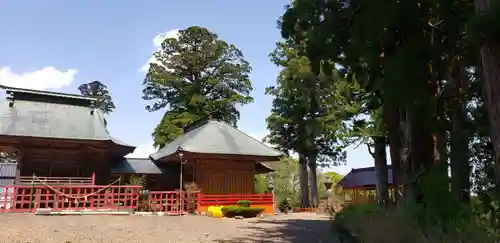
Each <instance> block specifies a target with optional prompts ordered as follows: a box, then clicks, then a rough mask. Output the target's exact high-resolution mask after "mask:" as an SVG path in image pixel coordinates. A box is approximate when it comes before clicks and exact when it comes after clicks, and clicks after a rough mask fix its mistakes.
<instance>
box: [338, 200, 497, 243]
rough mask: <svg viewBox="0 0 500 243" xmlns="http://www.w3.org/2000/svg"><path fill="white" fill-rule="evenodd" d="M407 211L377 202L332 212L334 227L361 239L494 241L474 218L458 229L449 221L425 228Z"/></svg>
mask: <svg viewBox="0 0 500 243" xmlns="http://www.w3.org/2000/svg"><path fill="white" fill-rule="evenodd" d="M407 211H408V209H406V208H405V209H402V210H387V211H386V210H385V209H383V208H382V207H380V206H377V205H359V206H348V207H346V208H344V210H342V211H341V212H339V213H337V215H335V221H334V226H337V227H336V228H337V229H338V228H339V227H341V229H344V230H345V231H347V232H349V233H350V234H352V235H354V236H355V237H356V238H358V240H359V242H364V243H381V242H385V243H396V242H398V243H399V242H405V243H422V242H426V243H456V242H463V243H476V242H481V243H493V242H496V241H495V240H494V239H492V238H490V236H488V234H487V233H486V232H485V230H484V229H481V227H478V225H477V224H476V222H475V221H474V220H471V222H470V223H468V224H466V225H465V226H464V227H462V228H461V229H458V228H455V229H452V228H453V227H454V226H453V223H452V222H450V223H449V224H450V225H432V226H430V227H428V228H426V227H422V224H421V223H420V222H419V221H418V219H417V218H415V217H414V214H412V213H408V212H407ZM410 215H411V216H410ZM457 220H458V219H457ZM461 224H462V223H460V225H461Z"/></svg>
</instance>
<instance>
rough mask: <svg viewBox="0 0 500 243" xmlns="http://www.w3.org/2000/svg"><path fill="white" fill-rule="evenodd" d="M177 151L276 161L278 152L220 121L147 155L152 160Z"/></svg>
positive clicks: (279, 155)
mask: <svg viewBox="0 0 500 243" xmlns="http://www.w3.org/2000/svg"><path fill="white" fill-rule="evenodd" d="M178 149H181V150H182V151H185V152H191V153H200V154H224V155H246V156H262V157H271V158H276V160H278V159H279V158H280V157H282V156H283V154H281V153H280V152H278V151H276V150H274V149H272V148H270V147H268V146H267V145H265V144H263V143H262V142H260V141H258V140H256V139H255V138H252V137H250V136H249V135H247V134H245V133H243V132H241V131H239V130H238V129H236V128H234V127H233V126H231V125H229V124H227V123H225V122H221V121H214V120H212V121H209V122H207V123H206V124H204V125H202V126H200V127H198V128H196V129H193V130H191V131H189V132H187V133H184V134H182V135H181V136H180V137H178V138H177V139H176V140H174V141H172V142H171V143H169V144H167V145H166V146H165V147H163V148H162V149H160V150H159V151H158V152H156V153H154V154H152V155H151V158H152V159H153V160H159V159H162V158H164V157H167V156H170V155H173V154H175V153H176V152H177V151H178Z"/></svg>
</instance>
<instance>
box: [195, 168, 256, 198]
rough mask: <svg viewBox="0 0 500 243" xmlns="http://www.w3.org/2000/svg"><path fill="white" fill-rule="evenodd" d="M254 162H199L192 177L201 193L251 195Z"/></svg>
mask: <svg viewBox="0 0 500 243" xmlns="http://www.w3.org/2000/svg"><path fill="white" fill-rule="evenodd" d="M254 173H255V162H253V161H229V160H199V161H196V163H195V164H194V166H193V177H194V179H195V182H196V183H197V184H198V187H199V188H200V189H201V190H202V193H234V194H251V193H253V191H254Z"/></svg>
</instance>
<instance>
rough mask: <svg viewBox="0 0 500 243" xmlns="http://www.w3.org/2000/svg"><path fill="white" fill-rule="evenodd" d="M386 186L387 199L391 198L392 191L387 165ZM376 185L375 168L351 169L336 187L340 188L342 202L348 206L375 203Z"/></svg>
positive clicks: (389, 170)
mask: <svg viewBox="0 0 500 243" xmlns="http://www.w3.org/2000/svg"><path fill="white" fill-rule="evenodd" d="M387 179H388V184H389V198H391V199H392V198H394V197H393V189H392V181H393V177H392V166H391V165H388V177H387ZM376 183H377V175H376V173H375V167H366V168H358V169H352V170H351V171H350V172H349V173H348V174H347V175H345V176H344V177H343V178H342V180H340V181H339V183H338V184H337V187H342V189H343V192H344V197H345V198H344V201H345V203H347V204H349V203H352V204H365V203H375V202H376Z"/></svg>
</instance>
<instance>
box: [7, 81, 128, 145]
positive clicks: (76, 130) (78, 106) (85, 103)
mask: <svg viewBox="0 0 500 243" xmlns="http://www.w3.org/2000/svg"><path fill="white" fill-rule="evenodd" d="M0 88H4V89H6V91H7V93H8V94H9V95H10V97H7V99H2V100H0V135H4V136H21V137H23V136H24V137H39V138H60V139H75V140H97V141H110V142H113V143H115V144H117V145H119V146H124V147H129V148H130V149H134V147H133V146H131V145H128V144H126V143H124V142H121V141H119V140H117V139H115V138H113V137H111V136H110V134H109V132H108V130H107V128H106V125H105V120H104V115H103V114H102V113H101V111H99V110H98V109H94V108H92V102H95V100H96V99H95V98H91V97H84V96H80V95H73V94H64V93H55V92H47V91H36V90H28V89H17V88H10V87H5V86H0Z"/></svg>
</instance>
